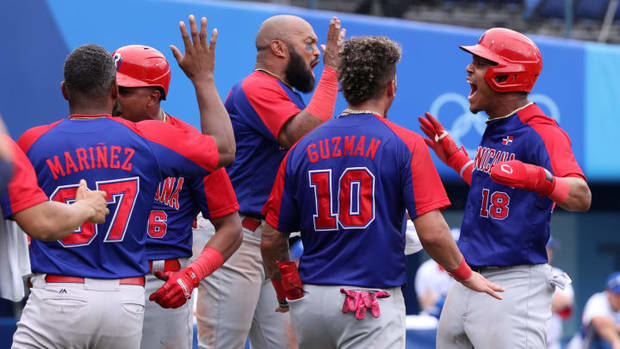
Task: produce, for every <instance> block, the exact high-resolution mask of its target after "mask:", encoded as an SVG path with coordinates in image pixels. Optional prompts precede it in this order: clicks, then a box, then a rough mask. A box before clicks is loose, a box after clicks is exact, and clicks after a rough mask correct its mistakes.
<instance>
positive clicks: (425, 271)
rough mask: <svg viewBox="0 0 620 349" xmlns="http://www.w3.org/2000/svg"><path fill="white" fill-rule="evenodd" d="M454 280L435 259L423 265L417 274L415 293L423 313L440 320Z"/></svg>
mask: <svg viewBox="0 0 620 349" xmlns="http://www.w3.org/2000/svg"><path fill="white" fill-rule="evenodd" d="M453 281H454V279H453V278H452V277H451V276H450V274H448V273H447V272H446V270H445V269H444V268H442V267H441V266H440V265H439V264H437V262H435V261H434V260H433V259H429V260H427V261H426V262H424V263H422V265H420V267H419V268H418V271H417V272H416V274H415V293H416V295H417V297H418V303H419V304H420V308H421V309H422V313H425V314H428V315H431V316H434V317H436V318H439V315H440V314H441V308H442V307H443V303H444V301H445V300H446V296H447V295H448V290H450V286H452V282H453Z"/></svg>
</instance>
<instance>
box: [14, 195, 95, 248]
mask: <svg viewBox="0 0 620 349" xmlns="http://www.w3.org/2000/svg"><path fill="white" fill-rule="evenodd" d="M93 214H94V209H93V208H92V207H90V206H89V205H88V204H86V203H84V202H80V201H78V202H76V203H74V204H71V205H67V204H63V203H60V202H55V201H45V202H42V203H40V204H38V205H35V206H32V207H30V208H27V209H25V210H23V211H21V212H18V213H16V214H15V215H14V216H13V218H14V219H15V221H16V222H17V224H19V226H20V227H21V228H22V230H23V231H25V232H26V233H27V234H28V235H30V236H31V237H32V238H34V239H38V240H43V241H55V240H59V239H62V238H64V237H66V236H67V235H69V234H71V233H72V232H73V231H74V230H75V229H77V228H78V227H79V226H80V225H82V224H83V223H84V222H86V221H87V220H88V219H89V218H90V217H91V216H93Z"/></svg>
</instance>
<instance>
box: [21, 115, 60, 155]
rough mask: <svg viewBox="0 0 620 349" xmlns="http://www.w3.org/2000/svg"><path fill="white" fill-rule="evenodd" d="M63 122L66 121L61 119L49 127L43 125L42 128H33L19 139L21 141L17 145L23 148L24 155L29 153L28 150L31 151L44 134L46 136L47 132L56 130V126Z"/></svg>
mask: <svg viewBox="0 0 620 349" xmlns="http://www.w3.org/2000/svg"><path fill="white" fill-rule="evenodd" d="M63 120H65V119H60V120H58V121H56V122H53V123H51V124H49V125H41V126H37V127H33V128H31V129H29V130H27V131H26V132H24V134H23V135H22V136H21V137H19V139H18V140H17V144H19V147H20V148H22V150H23V151H24V153H27V152H28V150H30V148H31V147H32V145H33V144H34V143H35V142H36V141H37V140H39V138H41V136H42V135H43V134H45V133H46V132H47V131H49V130H51V129H52V128H54V127H55V126H56V125H58V124H59V123H60V122H61V121H63Z"/></svg>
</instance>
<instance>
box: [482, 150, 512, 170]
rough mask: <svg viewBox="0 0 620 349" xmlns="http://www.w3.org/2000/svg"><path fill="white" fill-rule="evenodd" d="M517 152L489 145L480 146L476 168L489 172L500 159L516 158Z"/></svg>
mask: <svg viewBox="0 0 620 349" xmlns="http://www.w3.org/2000/svg"><path fill="white" fill-rule="evenodd" d="M514 159H515V154H514V153H510V152H507V151H502V150H497V149H493V148H487V147H480V146H479V147H478V151H477V152H476V157H475V158H474V169H475V170H477V171H482V172H486V173H489V172H491V167H493V165H495V164H496V163H498V162H500V161H508V160H514Z"/></svg>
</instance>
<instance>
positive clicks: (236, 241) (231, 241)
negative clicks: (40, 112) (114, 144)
mask: <svg viewBox="0 0 620 349" xmlns="http://www.w3.org/2000/svg"><path fill="white" fill-rule="evenodd" d="M214 45H215V40H213V41H212V42H211V46H212V47H211V48H212V50H211V53H212V54H215V50H214ZM113 56H114V57H115V62H117V71H116V81H117V83H118V86H119V99H118V102H119V103H118V107H117V111H116V112H117V113H118V115H120V116H122V117H123V118H125V119H127V120H131V121H142V120H159V121H162V122H165V123H167V124H170V125H172V126H175V127H178V128H180V129H185V130H188V132H198V131H197V130H196V129H195V128H194V127H193V126H191V125H189V124H187V123H185V122H183V121H181V120H180V119H178V118H175V117H173V116H171V115H170V114H168V113H166V112H164V110H163V108H162V107H161V106H160V101H161V100H162V99H165V98H166V95H167V94H168V87H169V82H170V67H169V65H168V61H167V60H166V57H165V56H164V55H163V54H162V53H161V52H159V51H158V50H156V49H154V48H152V47H149V46H144V45H129V46H123V47H121V48H118V49H117V50H116V51H114V53H113ZM211 60H212V58H211ZM211 67H212V66H211ZM212 88H214V89H215V86H213V87H212ZM202 108H205V109H206V112H216V111H215V110H216V109H219V110H224V105H223V104H222V102H221V100H220V99H219V98H218V99H214V100H213V101H209V104H207V105H205V106H202ZM207 108H208V109H207ZM211 110H214V111H211ZM237 210H239V204H238V203H237V199H236V197H235V192H234V190H233V188H232V184H231V183H230V180H229V179H228V175H227V174H226V170H225V169H223V168H222V169H219V170H217V171H215V172H214V173H212V174H210V175H209V176H207V177H204V178H200V177H168V178H166V179H165V180H163V181H162V182H160V183H159V185H158V189H157V192H156V195H155V202H154V205H153V210H152V211H151V215H150V217H149V227H148V236H147V240H146V254H147V258H148V259H149V268H150V270H149V274H147V276H146V286H145V291H146V292H145V296H146V297H147V298H150V299H151V300H153V302H150V301H148V300H145V312H144V325H143V328H142V342H141V347H142V348H144V349H154V348H188V349H189V348H191V346H192V339H193V329H194V326H193V316H192V311H193V307H192V305H191V303H190V302H186V299H187V298H186V296H187V297H189V295H191V294H192V290H193V289H194V287H196V286H198V284H197V283H195V284H194V283H193V282H192V280H190V279H186V278H185V275H191V272H192V271H193V269H194V268H196V266H195V264H196V263H198V264H200V263H204V261H205V260H209V259H210V258H213V257H210V254H217V253H219V254H220V255H221V256H222V258H223V259H224V260H226V259H228V257H230V255H232V254H233V252H234V251H235V250H236V249H237V248H238V247H239V245H240V244H241V237H242V236H241V220H240V219H239V214H238V213H237ZM198 212H202V215H203V216H204V217H207V218H209V219H210V220H211V221H212V222H213V223H214V225H215V227H216V230H217V233H216V234H215V235H214V236H213V238H212V239H210V241H209V243H208V245H207V246H206V248H204V249H203V250H202V252H201V253H200V257H198V260H197V261H195V262H194V263H192V264H191V265H189V266H188V264H189V257H191V256H192V224H193V222H194V220H195V218H196V215H197V214H198ZM213 250H215V251H213ZM216 251H217V252H216ZM153 272H154V273H153ZM179 277H181V279H179V280H180V281H182V282H183V283H184V285H185V287H186V289H181V288H178V287H171V286H172V285H174V283H175V282H177V281H176V280H177V279H178V278H179ZM159 278H162V279H163V280H160V279H159ZM164 280H168V283H167V285H166V286H164ZM156 291H157V292H156ZM184 292H187V294H185V293H184ZM171 297H175V301H174V302H172V301H171V299H170V298H171ZM155 301H156V302H157V303H159V304H157V303H155ZM181 304H182V305H181ZM160 305H161V306H160Z"/></svg>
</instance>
